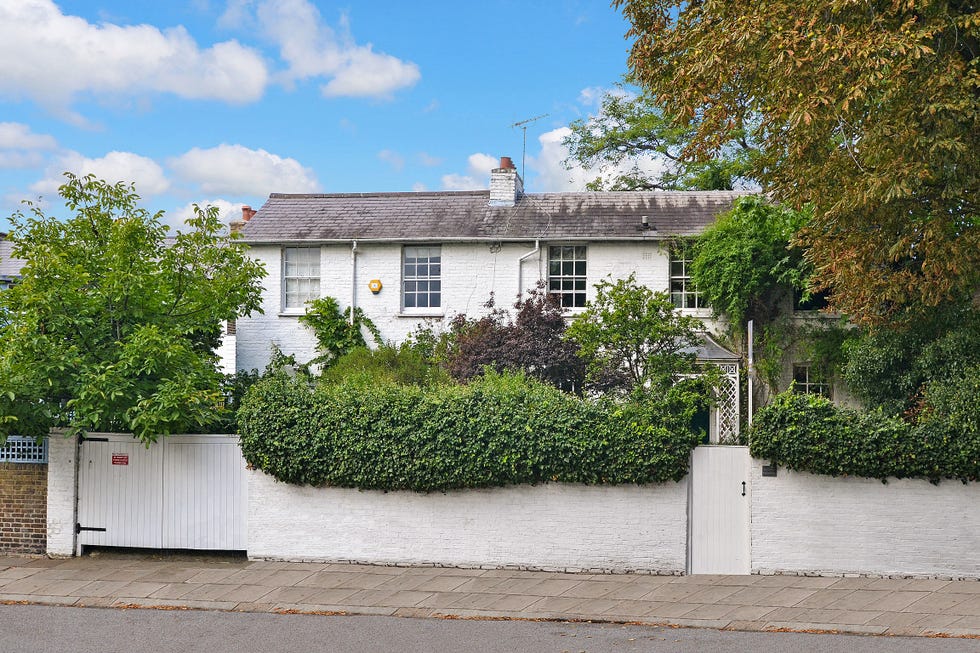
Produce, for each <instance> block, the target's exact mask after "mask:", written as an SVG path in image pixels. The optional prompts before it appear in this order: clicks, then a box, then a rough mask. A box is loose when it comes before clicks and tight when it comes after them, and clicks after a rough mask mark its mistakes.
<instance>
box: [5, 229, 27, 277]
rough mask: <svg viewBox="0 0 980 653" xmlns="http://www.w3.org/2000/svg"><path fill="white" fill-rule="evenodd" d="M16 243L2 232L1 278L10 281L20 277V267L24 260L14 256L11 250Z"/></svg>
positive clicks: (22, 265)
mask: <svg viewBox="0 0 980 653" xmlns="http://www.w3.org/2000/svg"><path fill="white" fill-rule="evenodd" d="M13 246H14V244H13V243H12V242H10V241H9V240H7V239H6V234H0V280H3V281H9V280H11V279H18V278H20V269H21V268H22V267H24V261H22V260H21V259H19V258H12V257H11V255H10V251H11V250H12V249H13Z"/></svg>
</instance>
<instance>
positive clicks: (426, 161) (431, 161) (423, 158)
mask: <svg viewBox="0 0 980 653" xmlns="http://www.w3.org/2000/svg"><path fill="white" fill-rule="evenodd" d="M417 156H418V160H419V163H420V164H422V165H424V166H425V167H426V168H434V167H436V166H438V165H442V159H441V158H439V157H437V156H432V155H431V154H429V153H428V152H419V153H418V155H417Z"/></svg>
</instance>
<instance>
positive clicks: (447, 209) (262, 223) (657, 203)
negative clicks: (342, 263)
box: [242, 190, 749, 244]
mask: <svg viewBox="0 0 980 653" xmlns="http://www.w3.org/2000/svg"><path fill="white" fill-rule="evenodd" d="M747 194H749V193H747V192H744V191H705V192H699V191H698V192H606V193H528V194H526V195H523V196H521V198H520V200H519V201H518V202H517V204H516V205H515V206H513V207H496V206H489V200H490V192H489V191H485V190H484V191H461V192H439V193H430V192H422V193H346V194H337V195H288V194H279V193H274V194H272V195H270V196H269V199H268V200H267V201H266V203H265V204H264V205H263V206H262V208H261V209H259V211H258V213H257V214H256V215H255V216H254V217H253V218H252V219H251V220H249V221H248V222H247V223H245V226H244V228H243V229H242V235H243V236H244V238H245V241H246V242H248V243H253V244H261V243H290V242H304V241H307V242H308V241H313V242H330V241H348V240H363V241H386V240H391V241H398V242H406V241H452V240H460V241H470V240H473V241H480V240H493V241H508V240H512V241H513V240H529V239H531V240H533V239H538V238H540V239H542V240H551V241H555V240H569V241H571V240H590V241H596V240H659V239H663V238H669V237H673V236H691V235H696V234H699V233H701V232H702V231H703V230H704V228H705V227H706V226H708V225H709V224H711V223H712V222H714V220H715V218H716V217H717V216H718V214H719V213H721V212H723V211H726V210H727V209H729V208H731V205H732V203H733V202H734V201H735V199H736V198H738V197H740V196H743V195H747ZM644 215H646V216H648V219H649V223H650V226H651V228H650V229H642V228H641V227H640V218H641V216H644Z"/></svg>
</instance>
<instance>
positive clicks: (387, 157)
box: [378, 150, 405, 172]
mask: <svg viewBox="0 0 980 653" xmlns="http://www.w3.org/2000/svg"><path fill="white" fill-rule="evenodd" d="M378 158H379V159H381V160H382V161H384V162H385V163H387V164H388V165H390V166H391V167H392V168H394V169H395V170H397V171H399V172H401V170H402V169H403V168H404V167H405V157H403V156H402V155H401V154H399V153H398V152H395V151H394V150H381V151H380V152H378Z"/></svg>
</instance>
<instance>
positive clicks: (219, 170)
mask: <svg viewBox="0 0 980 653" xmlns="http://www.w3.org/2000/svg"><path fill="white" fill-rule="evenodd" d="M168 164H169V166H170V168H171V169H173V171H174V172H175V173H176V175H177V177H178V178H180V179H181V180H183V181H186V182H191V183H194V184H196V185H197V186H198V187H199V188H200V189H201V190H202V191H204V192H205V193H213V194H228V195H248V196H263V195H268V194H269V193H315V192H317V191H319V190H320V183H319V182H318V181H317V179H316V174H315V173H314V172H313V170H311V169H310V168H306V167H304V166H303V165H302V164H300V162H299V161H297V160H296V159H290V158H283V157H280V156H277V155H275V154H272V153H271V152H266V151H265V150H262V149H259V150H252V149H249V148H247V147H244V146H242V145H227V144H222V145H219V146H217V147H212V148H210V149H201V148H197V147H195V148H194V149H192V150H190V151H188V152H186V153H184V154H182V155H180V156H178V157H175V158H172V159H170V160H169V161H168Z"/></svg>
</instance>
